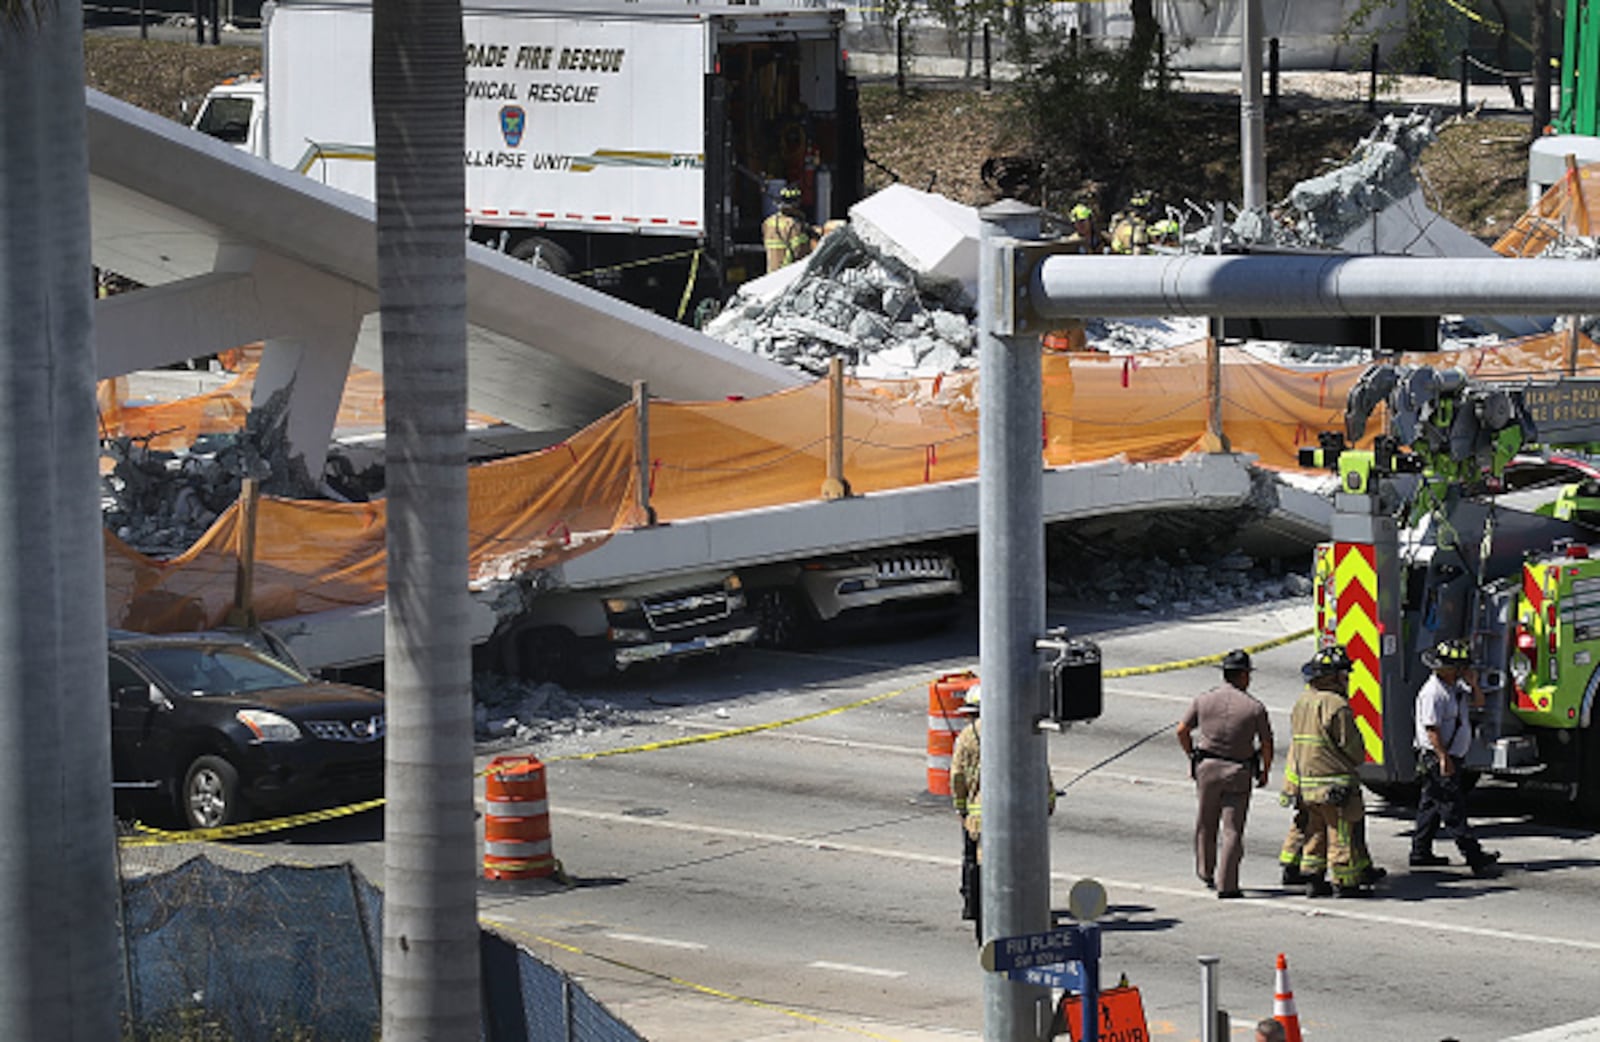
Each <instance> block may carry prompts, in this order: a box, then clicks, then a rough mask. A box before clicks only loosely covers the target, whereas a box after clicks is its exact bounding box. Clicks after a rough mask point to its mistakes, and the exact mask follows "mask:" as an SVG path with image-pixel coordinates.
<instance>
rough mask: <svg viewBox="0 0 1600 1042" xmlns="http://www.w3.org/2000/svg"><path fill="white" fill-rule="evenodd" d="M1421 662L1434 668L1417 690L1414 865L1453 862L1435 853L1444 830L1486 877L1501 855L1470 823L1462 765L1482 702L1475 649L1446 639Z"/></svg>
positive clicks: (1468, 787) (1475, 872)
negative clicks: (1472, 713) (1418, 788)
mask: <svg viewBox="0 0 1600 1042" xmlns="http://www.w3.org/2000/svg"><path fill="white" fill-rule="evenodd" d="M1422 663H1423V665H1425V666H1427V667H1428V668H1429V669H1431V670H1433V676H1431V677H1429V678H1428V679H1427V681H1426V682H1424V683H1423V685H1422V690H1421V691H1419V692H1417V710H1416V725H1417V728H1416V748H1417V759H1418V761H1419V765H1420V768H1421V777H1422V796H1421V799H1420V800H1419V801H1418V804H1417V823H1416V828H1415V829H1414V830H1413V831H1412V833H1411V859H1410V860H1411V867H1412V868H1433V867H1437V866H1440V865H1448V864H1449V863H1450V859H1449V858H1447V857H1445V856H1443V855H1441V854H1435V853H1434V852H1433V841H1434V838H1435V837H1436V836H1438V835H1440V834H1441V833H1442V834H1443V835H1444V836H1445V837H1446V838H1447V839H1451V840H1454V841H1455V844H1456V848H1457V849H1459V850H1460V851H1461V856H1462V857H1463V858H1465V859H1466V862H1467V867H1469V868H1471V869H1472V874H1473V875H1474V876H1476V877H1478V878H1479V879H1486V878H1489V877H1491V876H1494V875H1497V874H1498V869H1497V867H1496V862H1498V861H1499V860H1500V855H1499V853H1498V852H1496V851H1490V850H1484V849H1483V846H1482V844H1480V843H1479V842H1478V837H1477V836H1475V835H1473V832H1472V826H1471V825H1470V824H1468V822H1467V795H1468V794H1469V793H1470V792H1471V791H1472V779H1470V778H1469V776H1468V774H1467V772H1466V770H1465V769H1464V766H1463V765H1464V763H1465V760H1466V755H1467V750H1468V749H1469V748H1470V747H1471V746H1472V724H1471V722H1470V720H1469V719H1468V716H1467V710H1468V703H1469V701H1470V703H1471V707H1472V708H1474V709H1476V708H1478V707H1480V706H1482V705H1483V690H1482V689H1481V688H1479V687H1478V671H1477V670H1476V669H1475V668H1473V665H1472V649H1471V648H1470V647H1468V645H1467V642H1466V641H1464V640H1443V641H1440V642H1439V643H1438V645H1436V646H1435V647H1434V648H1432V649H1431V650H1429V651H1424V652H1423V653H1422Z"/></svg>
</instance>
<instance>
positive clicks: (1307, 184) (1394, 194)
mask: <svg viewBox="0 0 1600 1042" xmlns="http://www.w3.org/2000/svg"><path fill="white" fill-rule="evenodd" d="M1437 137H1438V135H1437V134H1436V133H1435V132H1434V129H1433V122H1432V120H1430V119H1429V118H1428V117H1427V116H1425V115H1422V114H1419V113H1412V114H1411V115H1407V116H1393V115H1391V116H1385V117H1384V118H1383V120H1382V121H1381V122H1380V123H1379V124H1378V126H1377V127H1376V128H1375V129H1374V130H1373V132H1372V133H1371V134H1369V135H1367V137H1365V138H1363V139H1362V141H1361V143H1360V144H1358V145H1357V146H1356V148H1355V151H1354V152H1353V153H1352V154H1351V157H1350V160H1349V161H1348V162H1347V163H1345V165H1344V166H1341V167H1339V168H1338V169H1336V170H1330V171H1329V172H1328V173H1326V174H1322V175H1319V176H1317V177H1312V178H1307V179H1306V180H1304V181H1301V182H1300V183H1299V184H1297V185H1295V186H1294V187H1293V188H1291V189H1290V190H1289V198H1288V199H1287V200H1286V201H1285V203H1284V206H1283V207H1282V208H1281V209H1280V219H1281V221H1283V222H1286V223H1288V224H1289V226H1290V227H1291V228H1292V230H1293V238H1294V241H1295V243H1296V245H1301V246H1322V247H1327V248H1330V249H1337V248H1340V247H1341V246H1342V245H1343V244H1344V243H1345V242H1346V241H1347V240H1348V239H1349V238H1350V236H1351V234H1352V233H1353V232H1356V231H1358V230H1360V229H1361V227H1362V226H1363V225H1366V224H1368V223H1370V222H1371V220H1372V215H1373V214H1374V213H1375V212H1377V211H1381V210H1384V209H1386V208H1387V207H1388V206H1390V205H1391V204H1393V203H1396V202H1398V201H1400V200H1403V199H1405V198H1406V197H1408V196H1410V195H1411V193H1413V192H1414V191H1416V190H1417V187H1418V186H1417V178H1416V175H1415V174H1414V173H1413V172H1412V169H1413V166H1414V165H1415V164H1416V162H1417V160H1418V158H1419V157H1420V156H1421V155H1422V151H1423V149H1425V148H1427V147H1428V145H1430V144H1432V143H1433V141H1434V140H1435V139H1436V138H1437ZM1280 226H1281V225H1280Z"/></svg>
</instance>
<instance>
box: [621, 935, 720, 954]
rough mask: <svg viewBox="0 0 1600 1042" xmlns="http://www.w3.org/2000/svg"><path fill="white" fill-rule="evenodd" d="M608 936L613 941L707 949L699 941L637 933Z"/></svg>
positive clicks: (663, 946)
mask: <svg viewBox="0 0 1600 1042" xmlns="http://www.w3.org/2000/svg"><path fill="white" fill-rule="evenodd" d="M606 936H607V937H609V938H611V939H612V940H613V941H632V942H633V943H634V944H654V945H657V946H658V947H661V948H687V949H688V950H689V951H694V952H699V951H705V947H706V946H705V945H703V944H701V943H700V942H699V941H674V940H671V939H670V938H666V937H646V936H644V935H643V934H637V933H608V934H606Z"/></svg>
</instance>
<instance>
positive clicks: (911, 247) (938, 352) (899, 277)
mask: <svg viewBox="0 0 1600 1042" xmlns="http://www.w3.org/2000/svg"><path fill="white" fill-rule="evenodd" d="M977 280H978V217H977V211H976V210H974V209H972V208H971V207H968V206H962V205H960V204H959V203H956V202H954V201H952V200H949V199H945V198H944V197H942V196H937V195H932V194H930V193H927V192H919V191H916V190H915V189H911V188H907V187H905V186H904V185H893V186H891V187H889V188H886V189H884V190H883V191H881V192H878V193H876V194H874V195H872V196H870V197H869V198H867V199H864V200H862V201H861V202H859V203H857V204H856V205H855V206H854V207H852V208H851V210H850V221H849V223H848V224H847V225H845V226H843V227H840V228H837V229H835V230H833V231H831V232H829V233H828V234H827V235H826V236H824V237H823V239H822V241H821V242H820V243H819V244H818V246H817V249H816V250H815V251H814V252H813V253H812V254H811V255H810V256H809V257H806V258H805V259H804V260H802V261H800V262H797V263H795V264H791V265H789V266H788V267H786V268H782V269H780V270H778V271H776V272H773V273H771V274H769V275H766V276H763V277H762V278H759V279H754V280H752V281H751V282H748V283H746V284H745V285H744V286H743V287H741V288H740V290H739V292H738V293H737V294H736V295H735V296H734V298H733V299H732V300H731V301H729V303H728V306H727V307H726V308H724V309H723V312H722V314H720V315H718V316H717V317H716V318H715V319H713V320H712V321H711V322H709V323H707V325H706V328H705V332H706V333H707V334H709V335H710V336H713V337H716V338H717V339H718V340H721V341H723V342H725V343H728V344H732V345H734V346H735V347H739V348H742V349H743V350H746V351H751V352H753V353H755V354H758V355H760V356H762V357H764V358H770V359H772V360H774V361H776V362H778V363H780V364H782V365H786V366H788V367H790V368H792V369H796V370H799V371H800V372H803V373H807V374H809V375H813V376H820V375H822V374H824V373H826V372H827V370H828V360H829V359H830V358H832V357H833V356H835V355H839V356H842V357H843V358H844V359H845V361H846V363H847V364H849V365H850V366H852V367H853V369H854V371H855V373H856V374H857V375H858V376H863V377H881V378H885V379H895V378H899V377H905V376H934V375H937V374H939V373H944V372H953V371H956V370H959V369H964V368H969V367H971V366H973V365H976V364H977V357H976V349H977V337H976V334H975V332H974V329H973V319H974V317H975V311H974V308H973V301H974V300H975V299H976V294H977Z"/></svg>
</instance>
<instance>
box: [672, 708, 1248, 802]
mask: <svg viewBox="0 0 1600 1042" xmlns="http://www.w3.org/2000/svg"><path fill="white" fill-rule="evenodd" d="M1183 701H1184V702H1188V699H1183ZM684 726H685V727H696V728H699V729H700V730H703V731H721V730H725V728H722V727H713V726H712V725H710V724H693V723H688V722H687V721H685V722H684ZM752 737H760V738H781V739H784V740H785V741H790V742H810V743H812V744H813V745H832V746H837V747H839V748H841V749H865V750H867V751H869V752H879V753H889V754H891V755H894V756H905V757H908V758H910V757H915V758H916V759H919V760H920V759H923V758H924V757H926V756H927V755H928V751H927V750H926V749H923V748H921V747H920V746H909V745H889V744H887V743H885V742H859V741H856V740H855V739H853V738H826V737H824V736H822V735H816V734H801V733H800V732H798V731H763V732H761V733H760V734H759V735H753V736H752ZM1088 766H1089V765H1088V764H1082V765H1079V766H1073V765H1071V764H1065V763H1057V762H1054V761H1052V762H1051V764H1050V773H1051V774H1052V775H1054V776H1055V778H1056V781H1057V783H1060V782H1061V780H1062V779H1063V778H1073V777H1076V776H1077V775H1078V773H1079V772H1080V771H1082V770H1084V769H1085V768H1086V767H1088ZM1176 770H1177V768H1174V771H1176ZM1089 777H1090V778H1093V779H1095V780H1097V781H1118V782H1125V783H1127V784H1129V785H1173V786H1179V787H1182V788H1186V789H1187V788H1193V787H1194V782H1192V781H1187V780H1179V779H1177V778H1156V777H1151V776H1150V775H1145V774H1122V773H1119V772H1117V771H1107V770H1098V771H1095V772H1094V773H1093V774H1091V775H1089ZM1272 799H1273V802H1276V801H1277V799H1278V797H1277V796H1276V795H1274V796H1273V797H1272Z"/></svg>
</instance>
